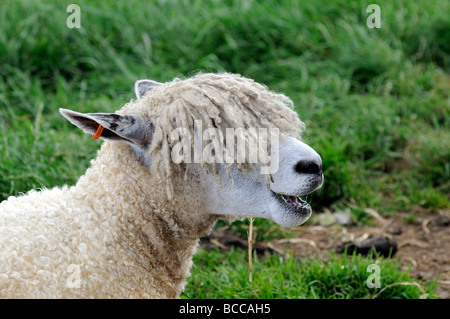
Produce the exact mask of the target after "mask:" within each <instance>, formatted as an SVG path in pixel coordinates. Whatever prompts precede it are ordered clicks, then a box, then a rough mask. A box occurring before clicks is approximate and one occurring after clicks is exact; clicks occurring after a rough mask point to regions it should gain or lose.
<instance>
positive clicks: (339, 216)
mask: <svg viewBox="0 0 450 319" xmlns="http://www.w3.org/2000/svg"><path fill="white" fill-rule="evenodd" d="M333 217H334V219H335V220H336V222H337V223H338V224H340V225H343V226H347V225H351V224H352V214H351V213H350V210H349V209H347V210H343V211H338V212H334V213H333Z"/></svg>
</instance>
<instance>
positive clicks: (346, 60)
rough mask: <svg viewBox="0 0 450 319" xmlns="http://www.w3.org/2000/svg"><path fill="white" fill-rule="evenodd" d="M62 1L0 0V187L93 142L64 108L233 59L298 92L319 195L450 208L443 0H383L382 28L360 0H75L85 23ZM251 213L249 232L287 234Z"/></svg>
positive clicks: (242, 69)
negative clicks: (374, 25)
mask: <svg viewBox="0 0 450 319" xmlns="http://www.w3.org/2000/svg"><path fill="white" fill-rule="evenodd" d="M70 3H72V1H58V2H55V1H50V0H40V1H27V0H5V1H3V2H2V3H1V4H0V30H2V31H1V32H0V200H3V199H5V198H7V197H8V196H9V195H16V194H19V193H21V192H26V191H28V190H30V189H32V188H42V187H52V186H55V185H62V184H73V183H74V182H75V181H76V179H77V178H78V176H80V175H81V174H82V173H83V172H84V171H85V169H86V168H87V167H88V165H89V161H90V159H92V158H94V157H95V154H96V151H97V149H98V148H99V143H100V142H98V141H92V140H91V139H90V137H89V136H88V135H86V134H85V135H83V134H82V133H80V132H79V131H78V130H76V129H74V127H73V126H72V125H71V124H70V123H68V122H67V121H65V120H64V119H63V118H62V116H60V114H59V112H58V108H60V107H64V108H71V109H74V110H77V111H80V112H112V111H115V110H117V109H118V108H120V107H121V106H122V105H123V104H124V103H126V102H127V101H129V100H130V99H132V98H134V92H133V84H134V81H135V80H136V79H140V78H151V79H154V80H157V81H166V80H170V79H173V78H174V77H188V76H190V75H193V74H195V73H197V72H199V71H227V72H235V73H240V74H242V75H244V76H247V77H250V78H253V79H255V80H256V81H258V82H261V83H264V84H266V85H268V86H269V87H270V88H271V89H273V90H275V91H278V92H283V93H285V94H287V95H288V96H290V97H291V98H292V99H293V101H294V103H295V105H296V111H297V112H298V113H299V115H300V117H301V119H303V120H304V121H305V122H306V123H307V129H308V130H307V132H306V134H305V136H304V139H305V141H306V142H307V143H308V144H310V145H311V146H312V147H313V148H315V149H316V150H317V151H318V152H319V153H320V154H321V156H322V158H323V165H324V175H325V183H324V186H323V188H322V189H321V190H319V191H317V192H315V193H313V194H311V195H309V196H308V197H307V200H308V201H309V202H311V204H312V206H313V208H314V209H316V210H319V209H320V208H321V207H328V208H329V209H331V210H334V209H336V210H343V209H345V208H350V209H351V211H352V213H353V214H354V215H355V217H356V218H357V219H359V220H360V221H361V222H365V220H366V219H367V216H366V213H365V212H364V209H365V208H372V209H375V210H376V211H378V212H379V213H380V214H382V215H383V214H395V213H397V212H399V211H401V212H410V214H411V216H414V214H415V210H417V208H420V211H421V212H424V211H425V212H427V211H428V212H436V211H439V210H448V209H449V208H450V199H449V198H450V164H449V163H450V145H449V143H450V142H449V141H450V130H449V124H450V104H449V103H450V102H449V101H450V76H449V71H450V58H449V57H450V55H449V53H450V52H449V51H450V48H449V43H450V16H449V15H448V12H450V3H449V2H448V1H428V0H419V1H378V2H377V3H378V4H379V5H380V7H381V12H382V13H381V18H382V28H381V29H368V28H367V27H366V24H365V21H366V18H367V16H368V13H366V8H367V6H368V5H369V4H370V3H371V1H368V0H359V1H347V0H339V1H326V0H318V1H315V2H306V1H296V0H283V1H275V0H265V1H237V0H236V1H233V0H229V1H218V0H217V1H207V2H205V1H175V0H167V1H152V2H142V1H138V0H126V1H125V0H120V1H113V0H105V1H92V0H91V1H88V0H80V1H78V2H77V4H78V5H79V6H80V8H81V25H82V28H81V29H68V28H67V27H66V19H67V17H68V15H69V13H67V12H66V8H67V6H68V4H70ZM245 226H246V224H245V222H244V223H242V222H240V223H239V222H238V223H236V224H234V225H233V226H232V228H233V229H234V231H236V232H237V233H238V234H240V235H241V236H242V237H245V234H246V228H245ZM256 226H257V228H258V232H257V236H258V237H257V238H258V240H264V239H266V238H274V237H278V238H279V237H286V236H290V235H291V234H290V233H289V231H286V230H283V229H281V228H279V227H277V226H275V225H274V224H273V223H271V222H269V221H265V220H257V221H256ZM230 258H231V257H230ZM201 262H202V261H201ZM312 262H313V261H312ZM305 296H307V295H306V293H305ZM325 297H326V296H325Z"/></svg>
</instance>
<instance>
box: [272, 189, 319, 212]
mask: <svg viewBox="0 0 450 319" xmlns="http://www.w3.org/2000/svg"><path fill="white" fill-rule="evenodd" d="M272 193H273V194H274V195H275V198H276V199H277V200H278V202H279V203H280V204H281V205H282V206H283V207H284V208H285V209H286V210H288V211H290V212H292V213H295V214H300V215H303V216H305V217H309V215H311V206H310V205H309V204H308V203H307V202H306V201H304V200H303V199H301V198H300V196H295V195H285V194H280V193H275V192H272Z"/></svg>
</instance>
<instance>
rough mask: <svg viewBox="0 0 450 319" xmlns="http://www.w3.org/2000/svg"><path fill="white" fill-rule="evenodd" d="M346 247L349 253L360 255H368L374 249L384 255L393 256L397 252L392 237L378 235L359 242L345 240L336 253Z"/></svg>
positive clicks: (341, 251)
mask: <svg viewBox="0 0 450 319" xmlns="http://www.w3.org/2000/svg"><path fill="white" fill-rule="evenodd" d="M346 249H347V253H348V254H349V255H351V254H353V252H356V253H357V254H360V255H364V256H366V255H368V254H369V253H370V252H371V251H375V252H377V253H379V254H380V255H382V256H384V257H388V256H389V255H391V256H393V255H394V254H395V253H396V252H397V242H396V241H395V239H393V238H389V237H386V236H380V235H371V236H369V237H368V238H366V239H364V240H362V241H361V242H345V243H343V244H341V245H340V246H338V247H337V249H336V251H337V252H338V253H343V252H344V251H345V250H346Z"/></svg>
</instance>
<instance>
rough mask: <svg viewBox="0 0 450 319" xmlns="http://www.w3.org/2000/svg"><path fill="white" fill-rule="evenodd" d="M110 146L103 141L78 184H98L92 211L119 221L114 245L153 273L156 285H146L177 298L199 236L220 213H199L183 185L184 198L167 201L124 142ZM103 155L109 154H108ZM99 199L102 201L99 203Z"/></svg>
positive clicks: (143, 268)
mask: <svg viewBox="0 0 450 319" xmlns="http://www.w3.org/2000/svg"><path fill="white" fill-rule="evenodd" d="M108 144H112V143H104V145H103V146H102V150H101V151H100V152H99V154H98V157H97V159H96V160H94V161H93V162H92V166H91V168H90V169H88V171H87V172H86V174H85V176H84V177H83V179H80V182H79V183H80V184H83V185H80V187H86V184H85V183H88V184H95V185H96V186H95V187H96V191H95V194H92V195H93V196H92V198H91V203H92V204H91V205H92V206H93V210H94V211H95V213H96V214H98V215H99V218H101V219H105V218H106V219H111V220H112V219H114V220H115V221H116V222H115V226H114V227H115V230H112V232H115V235H114V236H113V237H114V238H115V239H114V240H115V241H116V243H114V244H119V245H120V246H121V247H122V249H123V251H124V252H126V253H127V255H128V256H127V257H124V258H125V259H127V262H130V261H132V263H133V264H134V265H133V267H135V268H137V269H139V270H140V271H141V272H142V275H143V276H152V282H153V283H154V284H153V285H152V286H153V287H143V288H142V289H150V290H152V289H153V290H158V291H160V293H161V295H162V296H163V297H169V298H174V297H178V296H179V294H180V292H181V291H182V289H183V287H184V284H185V278H186V276H188V275H189V269H190V267H191V265H192V256H193V255H194V253H195V249H196V247H197V246H198V239H199V238H200V237H201V236H203V235H205V234H207V233H208V232H209V231H210V230H211V228H212V226H213V225H214V223H215V221H216V220H217V216H213V215H207V214H204V213H203V212H201V211H199V210H200V209H201V207H200V205H199V203H192V202H189V201H191V200H193V199H192V195H195V194H193V192H194V190H190V188H189V187H183V188H187V189H188V193H187V194H186V196H183V195H180V194H183V193H179V192H177V196H176V198H174V199H171V200H169V199H167V198H166V197H165V196H167V195H166V194H164V192H163V190H164V187H160V185H158V184H157V182H156V181H154V177H152V176H151V174H150V172H149V171H148V170H146V168H145V167H144V168H143V167H142V164H141V163H140V162H139V161H138V160H137V159H136V158H135V157H134V156H133V155H132V152H129V151H128V149H127V148H126V147H124V146H122V147H121V148H117V149H115V150H114V149H113V148H112V147H111V146H110V145H108ZM105 154H108V157H105V158H104V155H105ZM111 154H112V155H113V157H114V159H113V160H111ZM106 158H107V159H106ZM105 161H108V165H105V164H104V163H105ZM125 161H126V163H125ZM99 175H100V176H101V178H99ZM118 181H120V182H118ZM155 183H156V184H155ZM189 191H190V193H189ZM100 201H101V203H102V205H101V206H99V205H96V202H100ZM103 203H107V205H106V206H103ZM97 206H98V207H97ZM114 227H113V228H114ZM152 294H154V292H152Z"/></svg>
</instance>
